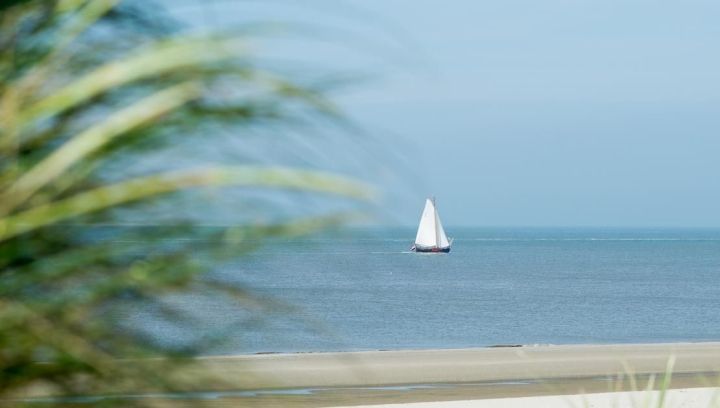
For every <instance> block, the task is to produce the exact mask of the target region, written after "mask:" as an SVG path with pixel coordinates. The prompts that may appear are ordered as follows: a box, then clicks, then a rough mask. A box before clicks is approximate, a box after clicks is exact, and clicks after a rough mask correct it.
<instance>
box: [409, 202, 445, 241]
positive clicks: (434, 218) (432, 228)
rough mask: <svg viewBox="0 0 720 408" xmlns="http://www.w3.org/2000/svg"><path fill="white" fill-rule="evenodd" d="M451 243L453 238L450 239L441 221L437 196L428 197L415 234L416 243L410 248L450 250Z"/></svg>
mask: <svg viewBox="0 0 720 408" xmlns="http://www.w3.org/2000/svg"><path fill="white" fill-rule="evenodd" d="M451 245H452V240H450V241H448V237H447V235H445V230H444V229H443V226H442V223H441V222H440V216H439V215H438V212H437V207H436V206H435V198H434V197H433V198H428V199H426V200H425V208H424V209H423V212H422V215H421V216H420V225H418V231H417V235H416V236H415V244H414V245H413V246H412V248H410V249H411V250H413V251H415V252H450V246H451Z"/></svg>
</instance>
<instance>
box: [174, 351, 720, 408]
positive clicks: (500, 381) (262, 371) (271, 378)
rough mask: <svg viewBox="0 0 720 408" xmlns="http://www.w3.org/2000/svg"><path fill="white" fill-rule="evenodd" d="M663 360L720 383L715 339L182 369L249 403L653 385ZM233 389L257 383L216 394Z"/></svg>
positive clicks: (401, 399) (699, 382)
mask: <svg viewBox="0 0 720 408" xmlns="http://www.w3.org/2000/svg"><path fill="white" fill-rule="evenodd" d="M669 361H672V381H671V383H670V388H674V389H688V388H695V387H715V386H718V385H720V343H672V344H623V345H563V346H555V345H546V346H524V347H496V348H478V349H458V350H407V351H363V352H343V353H297V354H261V355H245V356H224V357H205V358H202V359H200V362H201V365H199V366H198V367H197V368H195V369H194V370H199V371H195V372H189V373H188V375H198V376H202V375H206V374H208V373H213V374H214V375H217V376H220V377H222V378H223V379H224V380H225V382H224V384H222V385H218V388H217V391H221V393H220V394H218V397H220V398H218V399H217V404H218V406H233V405H232V401H235V402H238V400H242V402H243V403H244V404H246V405H250V406H288V407H307V406H324V407H329V406H352V405H356V406H357V405H378V404H398V403H419V402H433V401H453V400H455V401H468V400H478V399H484V400H489V399H496V398H508V397H513V398H521V397H529V396H553V395H555V396H557V395H560V396H566V395H584V394H587V393H607V392H619V391H632V390H635V389H645V388H646V386H647V384H648V382H649V381H652V382H653V383H654V384H655V388H657V387H658V385H659V384H660V383H661V380H662V376H663V374H664V373H665V372H666V370H667V367H668V362H669ZM202 371H204V373H203V372H202ZM229 389H235V390H237V389H243V390H256V391H257V392H255V393H254V394H252V395H248V394H246V395H245V396H243V397H234V396H233V395H230V394H226V395H223V394H222V391H223V390H229ZM693 395H694V394H693ZM505 402H507V400H506V401H505ZM225 403H228V405H225ZM483 406H484V405H483ZM489 406H493V405H489ZM566 406H572V405H566ZM580 406H582V404H581V405H580Z"/></svg>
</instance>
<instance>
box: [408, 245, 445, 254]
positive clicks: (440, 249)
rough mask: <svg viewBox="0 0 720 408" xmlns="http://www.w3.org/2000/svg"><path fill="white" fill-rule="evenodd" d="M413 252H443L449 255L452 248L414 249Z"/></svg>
mask: <svg viewBox="0 0 720 408" xmlns="http://www.w3.org/2000/svg"><path fill="white" fill-rule="evenodd" d="M412 250H413V251H415V252H443V253H446V254H447V253H449V252H450V247H447V248H418V247H412Z"/></svg>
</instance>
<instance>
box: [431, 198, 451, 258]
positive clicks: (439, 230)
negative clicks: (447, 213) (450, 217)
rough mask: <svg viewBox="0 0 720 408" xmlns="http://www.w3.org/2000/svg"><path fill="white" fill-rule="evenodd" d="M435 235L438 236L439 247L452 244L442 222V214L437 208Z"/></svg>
mask: <svg viewBox="0 0 720 408" xmlns="http://www.w3.org/2000/svg"><path fill="white" fill-rule="evenodd" d="M433 207H434V206H433ZM435 236H436V237H437V241H436V242H437V246H438V247H439V248H447V247H449V246H450V242H448V237H447V235H445V230H444V229H443V226H442V223H441V222H440V215H438V212H437V208H435Z"/></svg>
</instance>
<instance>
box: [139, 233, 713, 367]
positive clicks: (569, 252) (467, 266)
mask: <svg viewBox="0 0 720 408" xmlns="http://www.w3.org/2000/svg"><path fill="white" fill-rule="evenodd" d="M448 233H449V235H450V236H454V237H455V242H454V245H453V250H452V253H450V254H448V255H445V254H415V253H411V252H409V251H408V248H409V247H410V244H411V241H412V238H414V230H412V229H389V230H375V231H364V232H359V231H356V232H353V233H347V234H344V235H341V236H337V237H320V238H319V237H315V238H310V239H299V240H292V241H283V242H278V243H275V244H272V245H269V246H266V247H263V248H261V249H260V250H258V251H257V252H255V253H253V254H252V255H250V256H247V257H243V258H239V259H237V260H234V261H232V262H229V263H225V264H223V265H218V266H217V267H216V271H215V272H214V273H213V275H212V276H213V277H215V278H218V279H223V280H225V281H228V282H231V283H241V284H243V285H245V286H247V287H250V288H252V289H254V290H255V291H256V293H259V294H261V295H263V296H267V297H272V298H274V299H277V300H281V301H283V302H287V303H288V304H289V305H292V306H293V308H292V309H290V310H284V311H279V312H277V313H275V314H270V315H269V316H266V318H265V319H257V315H254V314H252V313H248V312H246V311H244V309H241V308H238V307H236V306H234V305H232V304H231V303H230V302H227V301H224V300H222V299H220V298H217V297H215V296H210V297H208V296H203V295H194V296H186V297H183V298H178V299H175V301H176V302H180V303H183V304H184V305H185V306H187V307H188V308H189V309H191V310H193V312H194V313H197V314H198V315H199V316H201V317H202V320H203V322H204V323H203V325H204V326H205V327H204V328H203V329H201V330H199V332H203V331H208V332H210V331H213V330H218V329H224V328H228V327H233V325H236V326H237V327H235V328H233V329H232V330H231V331H230V332H228V333H229V334H228V335H227V336H226V337H225V338H226V340H227V341H226V342H225V343H224V344H223V345H219V346H215V347H213V348H212V349H211V350H209V351H208V352H209V353H235V352H269V351H319V350H366V349H409V348H455V347H479V346H489V345H496V344H538V343H539V344H547V343H553V344H561V343H615V342H622V343H626V342H665V341H703V340H720V284H719V283H718V282H719V278H720V231H718V230H626V229H622V230H621V229H618V230H613V229H458V228H448ZM132 319H134V320H137V321H143V322H144V324H146V325H148V327H152V330H153V332H154V333H155V334H156V335H158V336H160V337H161V338H163V339H165V340H167V341H169V342H174V341H178V339H180V338H182V337H183V336H185V335H186V334H187V330H186V328H185V327H181V326H174V325H169V324H162V323H159V322H157V321H154V320H153V319H152V318H151V317H148V315H147V314H145V313H142V312H137V313H136V314H134V315H133V316H132ZM197 332H198V330H195V334H197Z"/></svg>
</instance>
